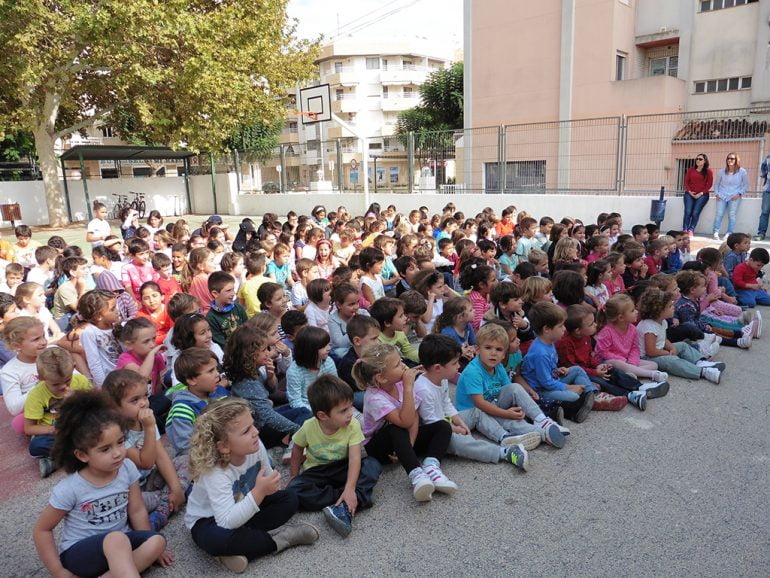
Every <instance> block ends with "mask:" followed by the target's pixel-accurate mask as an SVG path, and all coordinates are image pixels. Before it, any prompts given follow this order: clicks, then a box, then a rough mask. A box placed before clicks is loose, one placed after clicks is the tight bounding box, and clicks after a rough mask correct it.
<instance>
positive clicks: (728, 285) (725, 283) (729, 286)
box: [717, 277, 735, 297]
mask: <svg viewBox="0 0 770 578" xmlns="http://www.w3.org/2000/svg"><path fill="white" fill-rule="evenodd" d="M717 285H719V286H720V287H721V288H722V289H724V290H725V293H727V294H728V295H729V296H730V297H735V287H733V282H732V281H730V280H729V279H728V278H727V277H720V278H719V279H717Z"/></svg>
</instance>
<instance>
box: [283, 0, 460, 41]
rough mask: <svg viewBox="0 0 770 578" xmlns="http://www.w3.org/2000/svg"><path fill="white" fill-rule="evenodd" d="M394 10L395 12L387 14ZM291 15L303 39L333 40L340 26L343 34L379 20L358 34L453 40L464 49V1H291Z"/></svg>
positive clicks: (289, 6)
mask: <svg viewBox="0 0 770 578" xmlns="http://www.w3.org/2000/svg"><path fill="white" fill-rule="evenodd" d="M399 9H400V10H399ZM393 11H396V12H395V13H394V14H392V15H387V13H388V12H393ZM288 13H289V16H290V17H293V18H296V19H297V20H298V21H299V22H298V29H297V32H298V35H299V36H300V37H301V38H317V37H318V36H319V35H321V34H323V35H324V37H325V38H331V37H333V36H335V35H336V34H337V30H338V26H339V28H340V31H341V32H344V31H346V30H348V31H349V30H351V27H352V26H356V25H360V24H364V23H366V22H368V21H371V20H374V19H378V21H377V22H375V23H373V24H372V25H370V26H367V27H366V28H364V29H362V30H360V31H357V32H355V35H357V36H365V37H369V38H372V37H384V38H388V37H391V38H393V37H394V36H397V37H399V38H403V37H410V36H422V37H425V38H428V39H436V40H441V41H444V42H446V41H451V42H452V43H453V45H454V46H455V47H456V48H458V49H459V48H462V39H463V0H356V1H355V2H351V0H289V5H288ZM346 26H347V27H346Z"/></svg>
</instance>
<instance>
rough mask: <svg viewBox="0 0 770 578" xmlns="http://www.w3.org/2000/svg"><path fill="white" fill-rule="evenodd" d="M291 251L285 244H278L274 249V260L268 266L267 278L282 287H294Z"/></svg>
mask: <svg viewBox="0 0 770 578" xmlns="http://www.w3.org/2000/svg"><path fill="white" fill-rule="evenodd" d="M290 257H291V249H289V246H288V245H286V244H284V243H278V244H277V245H276V246H275V249H273V260H272V261H270V263H268V264H267V269H266V270H265V276H266V277H269V278H270V279H272V280H273V281H275V282H276V283H278V284H279V285H280V286H282V287H286V288H291V287H294V279H293V278H292V276H291V264H290V263H289V261H290Z"/></svg>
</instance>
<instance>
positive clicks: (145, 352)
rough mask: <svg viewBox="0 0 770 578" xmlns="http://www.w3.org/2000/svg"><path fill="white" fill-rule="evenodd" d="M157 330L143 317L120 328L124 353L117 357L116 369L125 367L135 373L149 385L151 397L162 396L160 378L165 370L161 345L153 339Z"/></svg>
mask: <svg viewBox="0 0 770 578" xmlns="http://www.w3.org/2000/svg"><path fill="white" fill-rule="evenodd" d="M156 333H157V330H156V329H155V326H154V325H153V323H152V321H150V320H149V319H147V318H145V317H137V318H136V319H132V320H131V321H129V322H128V323H126V324H125V325H124V326H123V327H121V328H120V342H121V343H123V345H124V347H125V351H124V352H123V353H121V354H120V355H119V356H118V362H117V364H116V365H115V368H116V369H121V368H123V367H125V368H126V369H130V370H132V371H136V372H137V373H138V374H140V375H141V376H142V377H144V379H145V380H146V381H145V383H149V384H150V387H149V392H150V395H151V396H158V395H161V396H162V395H163V383H162V379H161V378H162V376H163V372H164V371H165V369H166V360H165V359H163V355H162V354H161V352H160V350H161V349H162V348H163V343H160V344H158V343H157V340H156V338H155V335H156Z"/></svg>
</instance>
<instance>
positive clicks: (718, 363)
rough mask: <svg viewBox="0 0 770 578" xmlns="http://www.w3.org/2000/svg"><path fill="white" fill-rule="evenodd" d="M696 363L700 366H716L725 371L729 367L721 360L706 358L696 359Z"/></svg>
mask: <svg viewBox="0 0 770 578" xmlns="http://www.w3.org/2000/svg"><path fill="white" fill-rule="evenodd" d="M695 365H697V366H698V367H716V368H717V369H718V370H719V371H724V370H725V369H726V368H727V366H726V365H725V364H724V363H723V362H721V361H706V360H705V359H701V360H700V361H696V362H695Z"/></svg>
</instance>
